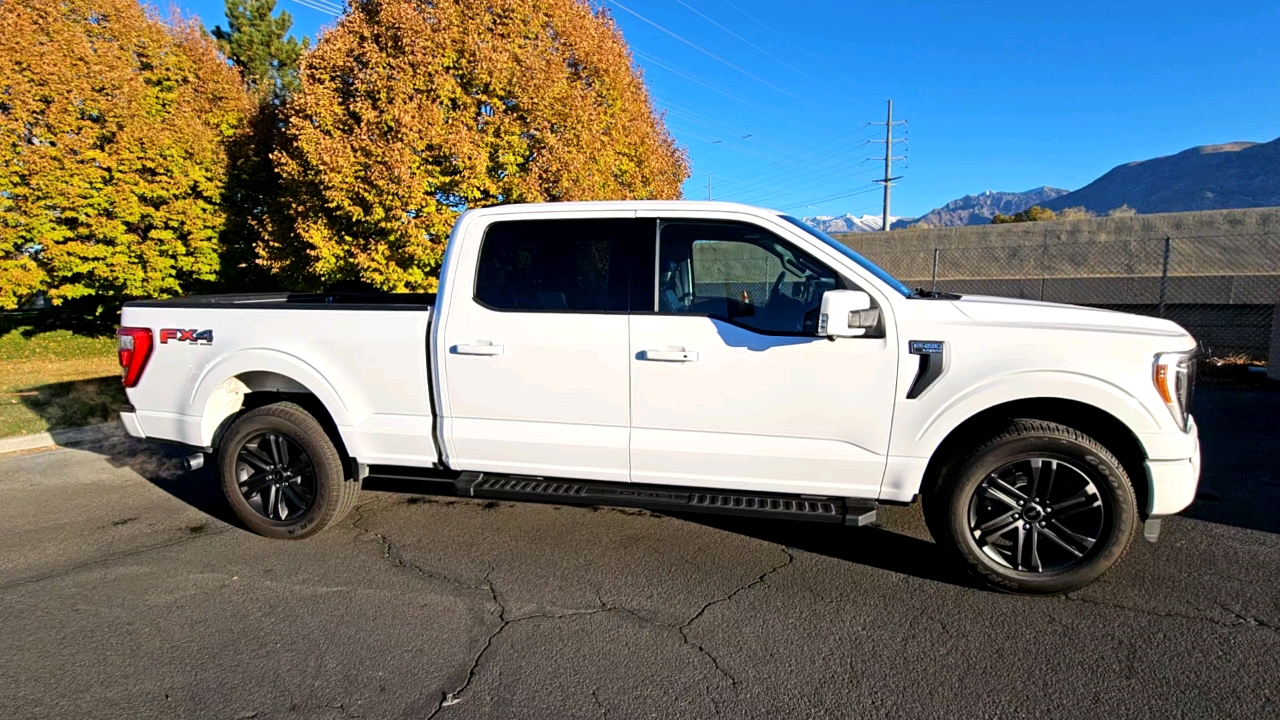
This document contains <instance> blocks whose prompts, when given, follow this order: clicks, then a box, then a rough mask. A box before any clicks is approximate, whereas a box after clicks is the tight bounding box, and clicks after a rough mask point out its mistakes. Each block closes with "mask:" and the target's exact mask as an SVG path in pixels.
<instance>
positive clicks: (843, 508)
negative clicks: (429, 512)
mask: <svg viewBox="0 0 1280 720" xmlns="http://www.w3.org/2000/svg"><path fill="white" fill-rule="evenodd" d="M454 488H455V489H456V491H457V493H458V494H459V495H462V496H464V497H485V498H501V499H503V500H521V501H527V502H543V503H557V504H560V505H612V506H618V507H636V508H645V509H647V510H659V511H662V510H665V511H671V512H704V513H718V514H722V515H745V516H750V517H771V518H778V519H786V520H808V521H812V522H828V523H841V522H842V523H844V524H845V525H853V526H855V527H863V526H866V525H870V524H871V523H873V522H875V521H876V503H875V501H873V500H858V499H853V498H830V497H813V496H807V495H773V494H761V493H741V492H722V491H717V490H709V489H706V488H684V487H674V486H671V487H668V486H662V485H632V484H630V483H603V482H587V481H582V480H557V479H548V478H539V477H522V476H518V475H496V474H492V473H476V472H464V473H462V474H461V475H460V476H458V479H457V480H455V481H454Z"/></svg>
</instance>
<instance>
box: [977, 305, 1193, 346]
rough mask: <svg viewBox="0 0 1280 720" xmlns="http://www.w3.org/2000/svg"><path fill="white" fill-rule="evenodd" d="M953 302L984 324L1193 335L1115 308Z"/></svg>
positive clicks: (1167, 323)
mask: <svg viewBox="0 0 1280 720" xmlns="http://www.w3.org/2000/svg"><path fill="white" fill-rule="evenodd" d="M952 303H953V304H954V305H955V307H956V309H958V310H959V311H960V312H962V313H964V315H965V316H966V317H968V318H969V319H970V320H973V321H974V322H979V323H982V324H983V325H1000V326H1004V327H1012V328H1046V329H1055V328H1056V329H1063V330H1091V331H1095V332H1121V333H1129V334H1140V335H1156V336H1161V337H1186V338H1190V334H1189V333H1187V331H1186V330H1184V329H1182V327H1181V326H1180V325H1178V324H1177V323H1175V322H1172V321H1169V320H1162V319H1160V318H1154V317H1149V316H1147V315H1133V314H1131V313H1123V312H1116V311H1114V310H1101V309H1099V308H1090V307H1082V306H1080V305H1061V304H1058V303H1048V302H1039V301H1036V300H1019V299H1014V298H1000V297H988V296H985V295H965V296H964V297H962V298H960V299H959V300H953V301H952Z"/></svg>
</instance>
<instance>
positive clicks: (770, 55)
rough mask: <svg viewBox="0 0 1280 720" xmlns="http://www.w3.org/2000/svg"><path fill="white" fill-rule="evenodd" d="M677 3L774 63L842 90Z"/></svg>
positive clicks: (694, 10)
mask: <svg viewBox="0 0 1280 720" xmlns="http://www.w3.org/2000/svg"><path fill="white" fill-rule="evenodd" d="M676 2H678V3H680V4H681V5H683V6H685V7H686V8H688V9H689V11H690V12H692V13H694V14H695V15H697V16H698V17H700V18H702V19H703V20H706V21H707V22H709V23H711V24H712V25H715V26H716V27H718V28H720V29H721V30H723V31H725V32H727V33H729V34H730V35H732V36H734V37H735V38H737V39H739V40H741V41H742V42H744V43H746V44H748V45H750V46H751V47H753V48H755V49H756V50H759V51H760V52H761V53H763V54H764V55H766V56H768V57H769V58H771V59H773V60H774V61H776V62H777V63H779V64H780V65H783V66H784V67H787V68H790V69H791V70H794V71H795V72H797V73H800V74H801V75H803V76H804V77H807V78H809V79H810V80H813V81H814V82H819V83H822V84H823V85H826V86H827V87H829V88H831V89H832V90H837V91H838V90H839V89H840V88H837V87H836V86H835V85H832V84H831V83H829V82H827V81H825V80H821V79H819V78H816V77H813V76H812V75H810V74H809V73H807V72H805V71H804V70H801V69H800V68H798V67H796V66H795V65H792V64H791V63H789V62H787V61H786V60H783V59H782V58H780V57H778V56H777V55H774V54H773V53H771V52H769V51H768V50H765V49H764V48H762V47H760V46H759V45H757V44H755V43H753V42H751V41H750V40H748V39H746V38H745V37H743V36H741V35H739V34H738V33H736V32H734V31H733V30H730V29H729V28H727V27H725V26H724V25H721V24H720V23H718V22H716V21H715V20H714V19H712V18H711V17H710V16H708V15H707V14H705V13H703V12H702V11H701V10H698V9H697V8H695V7H694V6H692V5H690V4H689V3H687V2H685V1H684V0H676Z"/></svg>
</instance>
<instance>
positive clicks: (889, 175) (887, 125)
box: [869, 100, 907, 232]
mask: <svg viewBox="0 0 1280 720" xmlns="http://www.w3.org/2000/svg"><path fill="white" fill-rule="evenodd" d="M869 124H870V125H884V139H883V140H872V141H871V142H882V143H884V179H883V180H872V181H871V182H877V183H880V184H881V185H884V215H883V217H882V220H881V227H880V230H881V231H882V232H888V231H889V188H891V187H893V181H894V180H901V179H902V176H901V175H899V176H897V177H894V176H893V161H894V160H902V159H904V158H905V156H903V155H894V154H893V144H894V143H900V142H904V141H905V140H906V138H897V139H895V138H894V137H893V126H894V125H906V124H907V121H906V120H894V119H893V100H889V112H888V114H886V115H885V118H884V122H882V123H881V122H873V123H869Z"/></svg>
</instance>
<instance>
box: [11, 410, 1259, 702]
mask: <svg viewBox="0 0 1280 720" xmlns="http://www.w3.org/2000/svg"><path fill="white" fill-rule="evenodd" d="M1195 413H1196V416H1197V418H1198V420H1199V423H1200V425H1201V428H1202V436H1203V447H1204V453H1205V460H1204V477H1203V480H1202V483H1201V488H1200V489H1201V498H1200V499H1199V500H1198V501H1197V503H1196V504H1195V505H1193V507H1192V508H1191V509H1190V510H1189V511H1188V512H1187V513H1186V516H1185V517H1179V518H1174V519H1171V520H1169V521H1166V523H1165V527H1164V536H1163V538H1162V539H1161V541H1160V542H1159V543H1158V544H1154V545H1152V544H1148V543H1145V542H1143V541H1142V540H1140V539H1139V540H1137V541H1135V543H1134V546H1133V549H1132V551H1131V552H1130V554H1129V555H1128V557H1127V558H1126V559H1125V560H1123V561H1122V562H1121V564H1120V565H1118V566H1117V567H1116V568H1115V569H1113V570H1112V571H1111V572H1110V573H1109V574H1108V575H1107V576H1106V577H1104V578H1103V580H1102V581H1100V582H1098V583H1095V584H1094V585H1091V586H1089V587H1088V588H1086V589H1084V590H1082V591H1079V592H1076V593H1072V594H1070V595H1068V596H1066V597H1049V598H1025V597H1012V596H1007V595H1000V594H996V593H993V592H988V591H985V590H981V589H978V588H977V587H975V586H973V585H972V584H971V583H969V581H968V580H967V579H966V578H965V577H964V576H963V575H959V574H957V573H956V572H954V571H953V570H952V569H951V568H950V565H949V563H947V562H946V560H945V559H944V558H943V557H942V556H941V554H940V552H939V551H938V550H937V548H936V547H935V546H934V544H933V543H932V541H931V540H929V539H928V535H927V533H926V532H925V530H924V526H923V523H922V521H921V520H920V518H919V512H918V510H917V509H916V508H890V509H887V510H882V512H881V518H882V524H881V527H879V528H870V529H861V530H855V529H846V528H834V527H827V526H818V525H805V524H791V523H785V522H779V521H760V520H744V519H737V518H717V517H706V516H703V517H698V516H681V517H668V516H661V515H656V514H651V513H647V512H641V511H634V510H611V509H598V510H592V509H583V508H567V507H556V506H549V505H519V504H512V503H501V502H492V501H482V500H470V499H465V500H464V499H458V498H452V497H446V496H441V495H433V494H429V493H430V492H431V491H433V490H435V491H437V492H438V491H439V489H438V488H432V487H418V486H410V485H403V484H394V483H391V482H389V481H378V480H376V479H373V480H371V481H370V482H369V483H368V484H367V486H366V487H367V491H366V492H365V493H364V495H363V497H362V501H361V504H360V506H359V507H358V508H357V509H356V511H355V512H353V513H352V515H351V516H350V517H349V518H348V519H347V521H346V522H345V523H344V524H342V525H341V526H340V527H337V528H334V529H331V530H329V531H327V532H325V533H323V534H321V535H319V536H317V537H315V538H312V539H310V540H306V541H302V542H284V541H272V540H266V539H263V538H260V537H257V536H255V535H252V534H250V533H248V532H246V531H244V530H242V529H240V528H239V527H238V526H237V525H236V524H235V523H234V521H233V518H232V516H231V515H230V511H229V509H228V508H227V506H226V505H225V502H224V501H223V500H222V499H221V495H220V491H219V490H218V488H217V487H216V485H215V481H214V477H213V473H212V471H211V470H208V469H206V470H203V471H200V472H197V473H192V474H188V473H183V472H181V471H180V470H179V465H178V462H177V460H176V457H177V455H176V454H174V453H169V454H165V453H163V452H159V451H157V450H155V449H153V448H147V447H145V446H143V445H141V444H139V443H136V442H134V441H132V440H127V439H117V440H113V441H108V442H104V443H100V444H98V445H95V446H89V447H83V448H80V449H58V450H53V451H47V452H39V453H30V454H25V455H16V456H9V457H5V458H0V628H2V629H3V632H0V716H3V717H4V718H15V719H16V718H82V717H83V718H107V717H120V718H153V717H154V718H175V717H184V718H228V719H231V718H279V717H285V718H288V717H296V718H330V717H332V718H343V717H364V718H427V717H433V716H434V717H437V718H709V717H726V718H811V717H860V718H861V717H886V718H903V717H929V718H932V717H1001V718H1004V717H1054V718H1072V717H1079V718H1096V717H1100V716H1103V715H1104V714H1106V715H1110V716H1117V717H1241V718H1257V717H1280V423H1278V422H1277V418H1280V393H1278V392H1274V391H1248V390H1231V389H1219V388H1204V389H1202V390H1200V391H1199V395H1198V397H1197V401H1196V407H1195Z"/></svg>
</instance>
